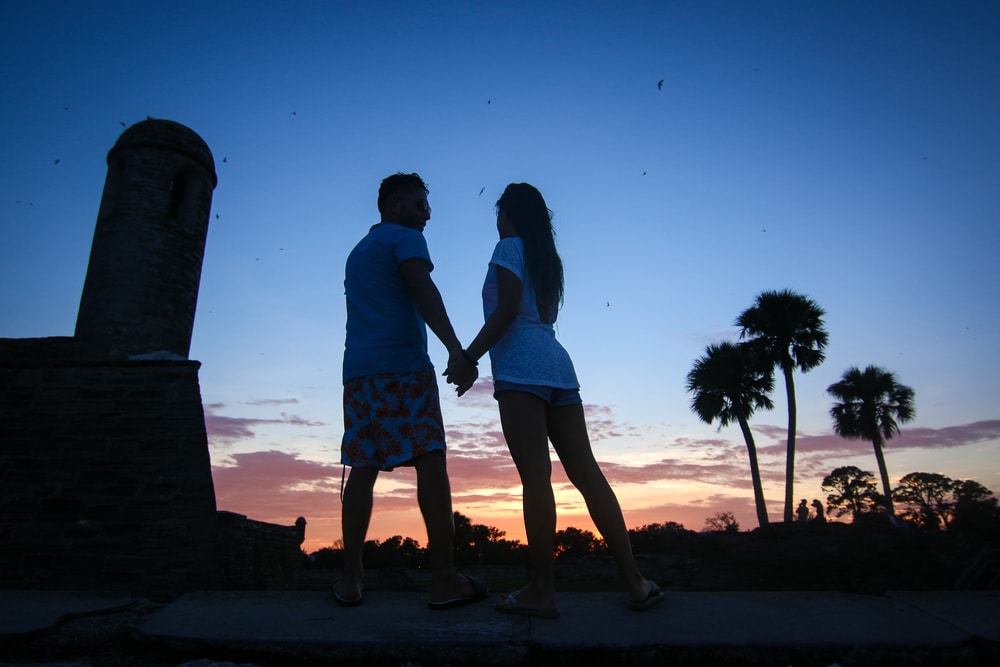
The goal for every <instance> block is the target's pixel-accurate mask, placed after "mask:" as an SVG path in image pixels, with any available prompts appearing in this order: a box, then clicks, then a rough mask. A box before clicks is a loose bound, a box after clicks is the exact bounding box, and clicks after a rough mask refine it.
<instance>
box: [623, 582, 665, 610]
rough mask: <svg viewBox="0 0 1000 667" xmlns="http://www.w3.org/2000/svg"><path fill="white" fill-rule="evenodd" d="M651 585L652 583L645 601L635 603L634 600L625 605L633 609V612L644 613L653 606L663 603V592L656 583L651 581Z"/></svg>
mask: <svg viewBox="0 0 1000 667" xmlns="http://www.w3.org/2000/svg"><path fill="white" fill-rule="evenodd" d="M649 583H650V588H649V593H647V594H646V597H645V599H643V600H641V601H639V602H634V601H632V600H629V601H628V602H626V603H625V604H626V605H628V608H629V609H631V610H632V611H644V610H646V609H649V608H650V607H652V606H653V605H655V604H658V603H660V602H662V601H663V591H662V590H661V589H660V587H659V586H658V585H656V583H655V582H652V581H651V582H649Z"/></svg>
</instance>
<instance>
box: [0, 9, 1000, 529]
mask: <svg viewBox="0 0 1000 667" xmlns="http://www.w3.org/2000/svg"><path fill="white" fill-rule="evenodd" d="M0 16H2V20H0V57H2V70H0V71H2V72H3V79H2V81H3V90H4V95H2V96H0V109H2V112H3V118H4V120H5V122H4V123H3V125H2V126H0V141H2V145H3V146H4V147H5V151H4V154H5V159H4V160H3V161H2V162H0V220H2V225H3V227H2V233H3V239H4V240H3V243H2V244H0V284H3V286H4V287H3V289H2V290H0V336H3V337H10V338H21V337H43V336H64V335H72V333H73V329H74V326H75V321H76V312H77V308H78V305H79V297H80V292H81V289H82V285H83V279H84V276H85V273H86V265H87V260H88V256H89V248H90V243H91V239H92V236H93V230H94V222H95V220H96V216H97V210H98V206H99V204H100V198H101V192H102V188H103V183H104V177H105V173H106V164H105V157H106V155H107V151H108V150H109V149H110V148H111V146H113V145H114V142H115V141H116V140H117V138H118V136H119V135H120V133H121V132H122V131H123V127H122V123H124V124H126V125H131V124H133V123H135V122H138V121H141V120H143V119H145V118H146V117H147V116H152V117H155V118H167V119H171V120H175V121H177V122H180V123H183V124H184V125H186V126H188V127H190V128H191V129H192V130H194V131H195V132H197V133H198V134H199V135H200V136H201V137H202V138H203V139H204V140H205V141H206V142H207V144H208V145H209V147H210V149H211V150H212V152H213V154H214V156H215V160H216V170H217V173H218V177H219V184H218V187H217V188H216V190H215V193H214V199H213V205H212V219H211V224H210V229H209V235H208V242H207V249H206V253H205V264H204V270H203V274H202V282H201V292H200V297H199V304H198V314H197V318H196V322H195V329H194V338H193V343H192V349H191V358H193V359H197V360H199V361H201V362H202V364H203V366H202V369H201V374H200V378H201V390H202V396H203V400H204V403H205V405H206V415H207V424H208V430H209V434H210V441H211V449H212V459H213V464H214V466H215V479H216V487H217V495H218V502H219V507H220V509H227V510H231V511H236V512H241V513H245V514H249V515H250V516H251V517H253V518H256V519H259V520H266V521H274V522H278V523H291V522H292V521H294V519H295V517H296V516H299V515H304V516H306V518H307V519H308V520H309V522H310V523H309V529H308V539H309V542H308V543H307V547H318V546H323V545H324V544H329V543H330V542H332V541H333V540H335V539H337V538H339V536H340V531H339V512H340V508H339V501H338V500H337V491H338V489H339V484H340V473H341V468H340V465H339V463H338V461H339V443H340V435H341V414H340V390H341V377H340V362H341V354H342V350H343V331H344V304H343V264H344V260H345V259H346V256H347V253H348V252H349V251H350V249H351V247H353V245H354V243H356V242H357V240H358V239H359V238H360V237H361V236H362V235H363V234H364V233H365V231H366V230H367V228H368V226H370V225H371V224H373V223H375V222H377V221H378V215H377V211H376V208H375V196H376V191H377V187H378V183H379V181H380V180H381V179H382V178H383V177H384V176H386V175H388V174H390V173H393V172H395V171H400V170H402V171H417V172H419V173H420V174H421V175H422V176H423V177H424V178H425V180H426V181H427V182H428V184H429V186H430V190H431V192H430V202H431V206H432V207H433V212H432V219H431V220H430V222H429V225H428V227H427V230H426V232H425V233H426V236H427V239H428V243H429V246H430V249H431V253H432V257H433V258H434V260H435V264H436V268H435V271H434V274H433V276H434V278H435V280H436V281H437V283H438V285H439V287H440V289H441V291H442V293H443V295H444V297H445V302H446V304H447V306H448V308H449V312H450V314H451V317H452V320H453V323H454V325H455V327H456V330H457V331H458V333H459V336H460V337H461V338H462V339H463V340H466V341H468V340H471V338H472V337H473V336H474V334H475V333H476V331H477V330H478V327H479V326H480V324H481V321H482V312H481V304H480V300H479V290H480V287H481V284H482V280H483V277H484V275H485V268H486V262H487V260H488V258H489V256H490V253H491V250H492V247H493V244H494V243H495V240H496V230H495V218H494V214H493V203H494V202H495V200H496V198H497V196H498V195H499V194H500V193H501V192H502V190H503V188H504V186H505V185H506V184H507V183H509V182H512V181H527V182H530V183H532V184H534V185H536V186H537V187H538V188H539V189H540V190H541V191H542V193H543V194H544V195H545V197H546V199H547V201H548V204H549V206H550V208H552V209H553V211H554V213H555V220H554V221H555V225H556V230H557V234H558V237H557V240H558V243H559V248H560V251H561V253H562V255H563V259H564V262H565V265H566V292H567V296H566V303H565V307H564V309H563V311H562V313H561V315H560V318H559V328H558V334H559V337H560V339H561V340H562V341H563V343H564V345H565V346H566V347H567V348H568V349H569V350H570V352H571V354H572V355H573V358H574V361H575V363H576V366H577V371H578V374H579V376H580V378H581V381H582V383H583V387H582V392H583V396H584V400H585V402H586V403H587V406H588V417H589V420H590V423H591V426H592V437H593V440H594V446H595V450H596V451H597V453H598V457H599V459H600V460H602V461H604V462H605V463H606V470H607V471H608V475H609V477H610V478H612V480H613V482H614V483H615V485H616V488H617V489H618V492H619V496H620V498H621V500H622V504H623V506H624V508H625V511H626V520H627V521H628V522H629V524H630V525H642V524H645V523H653V522H657V523H658V522H663V521H668V520H674V521H680V522H682V523H684V524H685V525H686V526H687V527H689V528H695V529H698V528H701V527H702V523H703V521H704V519H705V518H707V517H709V516H711V515H713V514H714V513H716V512H718V511H733V512H735V513H736V515H737V517H738V518H739V519H740V520H741V523H742V524H743V525H744V527H745V528H749V527H753V526H754V525H755V520H754V515H753V508H752V493H751V490H750V488H749V475H748V472H747V468H748V467H747V464H746V451H745V447H744V445H743V442H742V438H741V436H740V434H739V432H738V429H736V428H727V429H723V430H721V431H720V430H718V429H717V428H716V427H714V426H709V425H705V424H701V423H699V422H698V420H697V419H696V418H695V417H694V415H693V414H692V413H691V412H690V410H689V408H688V405H689V398H690V397H689V396H688V395H687V394H686V393H685V391H684V379H685V375H686V373H687V372H688V370H689V369H690V367H691V364H692V363H693V362H694V360H695V359H696V358H697V357H698V356H700V355H701V354H702V352H703V351H704V348H705V346H706V345H708V344H709V343H712V342H715V341H719V340H722V339H727V338H733V337H734V336H735V334H736V329H735V328H734V327H733V320H734V319H735V317H736V316H737V315H738V314H739V313H740V312H741V311H742V310H743V309H745V308H747V307H748V306H750V305H751V304H752V302H753V299H754V297H755V296H756V295H757V294H759V293H760V292H761V291H763V290H767V289H783V288H790V289H793V290H795V291H797V292H800V293H802V294H805V295H807V296H809V297H810V298H812V299H814V300H815V301H817V302H818V303H819V304H820V305H821V306H822V307H823V308H825V310H826V312H827V315H826V323H827V327H828V330H829V333H830V345H829V347H828V350H827V360H826V362H825V363H824V364H823V365H822V366H820V367H819V368H817V369H815V370H813V371H811V372H810V373H808V374H799V375H797V376H796V381H797V390H798V391H797V394H798V397H799V399H798V403H799V431H800V439H799V451H800V455H799V457H798V458H797V461H798V465H797V468H798V470H799V475H798V477H797V481H796V489H797V493H796V497H804V498H808V499H810V500H811V499H812V498H816V497H820V498H821V497H823V495H822V493H821V491H820V488H819V481H820V480H821V478H822V476H823V475H825V474H827V473H829V472H830V471H831V470H832V469H833V468H835V467H838V466H841V465H858V466H859V467H862V468H864V469H867V470H875V469H876V468H875V461H874V457H873V456H872V454H871V447H870V445H868V444H866V443H857V442H853V443H852V442H847V441H843V440H841V439H839V438H837V437H836V436H834V435H833V434H832V430H831V426H830V420H829V417H828V410H829V407H830V398H829V397H828V396H827V395H826V394H825V393H824V392H825V389H826V387H827V386H828V385H830V384H831V383H833V382H835V381H837V380H838V379H839V378H840V375H841V374H842V373H843V372H844V371H845V370H846V369H847V368H848V367H850V366H861V367H863V366H865V365H868V364H872V363H873V364H878V365H881V366H884V367H886V368H888V369H890V370H892V371H894V372H895V373H896V374H897V376H898V379H899V380H900V381H901V382H903V383H904V384H907V385H909V386H911V387H913V389H914V390H915V392H916V407H917V417H916V420H915V421H914V422H913V423H911V424H909V425H907V426H904V429H903V433H902V435H901V436H900V437H899V438H897V439H896V440H894V441H892V442H891V443H890V445H889V448H888V450H887V459H888V466H889V472H890V476H891V477H892V478H893V479H894V480H897V479H898V478H899V477H900V476H902V475H903V474H906V473H908V472H915V471H924V472H941V473H944V474H946V475H948V476H950V477H953V478H962V479H968V478H972V479H976V480H977V481H979V482H981V483H983V484H985V485H986V486H987V487H988V488H991V489H993V490H994V491H997V490H1000V411H998V409H997V400H996V397H997V391H996V375H997V371H998V370H1000V352H998V350H1000V344H998V343H1000V340H998V338H1000V334H998V329H1000V321H998V320H1000V317H998V307H997V304H998V303H1000V269H998V263H997V261H996V257H997V254H998V250H1000V224H998V223H1000V198H998V197H997V194H996V193H997V191H998V187H997V186H998V183H1000V129H998V125H997V123H996V117H997V116H998V111H1000V44H998V42H997V40H996V39H995V36H996V34H997V33H998V31H1000V8H998V7H997V6H996V4H995V3H992V2H960V3H939V2H874V3H872V2H753V3H748V2H628V3H618V2H549V3H526V2H525V3H510V2H490V3H487V2H464V3H458V2H426V3H396V2H387V3H377V4H376V3H362V2H357V3H319V2H297V3H291V2H286V3H278V2H202V3H193V2H186V1H182V2H174V3H169V4H160V3H156V4H154V3H134V2H86V3H85V2H44V1H43V2H32V3H27V2H21V3H5V4H4V7H3V9H2V10H0ZM660 80H663V87H662V89H659V88H658V86H657V83H658V82H659V81H660ZM224 159H225V161H223V160H224ZM56 160H58V163H56ZM481 191H482V194H480V192H481ZM216 215H218V218H216V217H215V216H216ZM431 356H432V359H433V360H434V361H435V363H436V364H437V365H439V366H441V367H442V368H443V365H444V361H445V358H444V354H443V349H442V348H441V346H440V345H439V344H437V343H436V342H432V345H431ZM774 398H775V403H776V407H775V410H774V411H772V412H767V413H761V414H758V415H756V416H755V418H754V419H753V420H752V422H751V424H752V426H753V427H754V430H755V433H756V435H757V438H758V446H760V447H761V449H762V460H761V463H762V468H763V470H764V474H765V496H766V498H767V500H768V509H769V511H770V514H771V516H772V518H775V519H777V518H780V515H781V509H782V507H781V501H782V497H783V472H782V471H783V468H784V460H783V450H784V444H783V443H784V428H785V426H784V425H785V420H786V415H785V410H786V406H785V401H784V398H783V389H782V387H781V385H780V384H779V385H778V388H777V390H776V392H775V396H774ZM444 412H445V421H446V423H447V424H448V426H449V429H450V435H451V440H450V447H451V454H450V464H449V465H450V468H451V470H452V476H453V485H454V487H455V488H454V491H455V508H456V509H457V510H458V511H461V512H463V513H464V514H467V515H468V516H470V517H471V518H472V519H473V520H474V521H476V522H479V523H488V524H490V525H494V526H498V527H501V528H502V529H504V530H507V531H508V534H509V536H511V537H520V536H522V535H523V532H522V530H521V527H520V515H519V500H518V495H517V493H518V491H519V488H518V486H517V483H516V477H515V476H514V474H513V470H512V468H511V466H510V464H509V461H508V457H507V455H506V451H505V449H504V446H503V442H502V439H501V438H500V436H499V433H498V430H499V429H498V424H497V420H496V409H495V405H494V404H493V402H492V399H491V398H490V396H489V382H486V381H484V382H481V383H480V384H479V385H477V388H476V390H474V391H473V392H472V393H471V394H470V395H469V396H467V397H465V398H463V399H461V400H456V399H454V398H451V397H449V398H447V399H446V400H445V405H444ZM384 477H385V479H384V481H381V482H380V485H379V496H378V499H377V501H376V516H375V518H374V520H373V523H372V532H371V537H374V538H385V537H388V536H389V535H392V534H404V535H410V536H412V537H414V538H416V539H418V540H419V541H423V539H424V534H423V530H422V527H421V526H420V525H419V519H418V515H417V514H416V513H415V510H414V507H415V496H414V493H413V489H412V483H413V478H412V474H411V473H410V471H399V472H397V473H394V474H393V475H391V476H384ZM562 479H563V478H560V480H562ZM560 489H561V490H560V511H561V514H560V527H565V526H566V525H574V526H578V527H585V528H589V527H592V525H591V524H589V522H588V521H587V520H586V518H585V511H584V510H583V508H582V507H581V503H580V501H579V497H578V496H575V495H574V494H573V493H570V492H566V491H565V490H563V489H562V484H561V486H560Z"/></svg>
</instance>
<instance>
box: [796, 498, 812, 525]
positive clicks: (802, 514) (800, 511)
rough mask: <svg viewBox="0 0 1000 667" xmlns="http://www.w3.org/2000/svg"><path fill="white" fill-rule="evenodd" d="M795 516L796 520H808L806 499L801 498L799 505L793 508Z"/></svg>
mask: <svg viewBox="0 0 1000 667" xmlns="http://www.w3.org/2000/svg"><path fill="white" fill-rule="evenodd" d="M795 516H796V519H797V520H798V521H808V520H809V505H807V504H806V499H805V498H803V499H802V500H801V501H800V502H799V506H798V507H797V508H796V510H795Z"/></svg>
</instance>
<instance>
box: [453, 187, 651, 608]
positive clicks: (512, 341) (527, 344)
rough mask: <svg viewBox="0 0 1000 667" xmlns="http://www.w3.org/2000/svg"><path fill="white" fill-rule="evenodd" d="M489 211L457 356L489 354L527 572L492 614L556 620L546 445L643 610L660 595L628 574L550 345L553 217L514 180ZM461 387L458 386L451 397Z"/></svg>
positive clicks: (615, 516)
mask: <svg viewBox="0 0 1000 667" xmlns="http://www.w3.org/2000/svg"><path fill="white" fill-rule="evenodd" d="M496 212H497V223H496V224H497V232H498V234H499V236H500V239H499V242H498V243H497V244H496V246H495V247H494V250H493V256H492V257H491V259H490V263H489V268H488V269H487V274H486V281H485V284H484V286H483V292H482V294H483V312H484V313H485V315H486V322H485V324H484V325H483V327H482V329H480V331H479V334H478V335H477V336H476V338H475V339H474V340H473V341H472V344H470V345H469V347H468V348H467V349H466V350H465V353H464V354H465V356H466V357H467V358H468V359H467V360H468V361H471V362H473V363H475V362H477V360H478V359H479V358H480V357H482V356H483V355H485V354H486V353H487V352H488V353H489V355H490V367H491V369H492V375H493V395H494V397H495V398H496V400H497V403H498V405H499V408H500V424H501V426H502V428H503V434H504V439H505V440H506V441H507V449H508V450H510V453H511V457H512V458H513V460H514V465H515V466H516V467H517V471H518V474H519V475H520V477H521V485H522V502H523V506H524V526H525V532H526V534H527V537H528V551H529V554H530V561H531V571H530V577H529V583H528V585H527V586H526V587H524V588H522V589H521V590H519V591H517V592H515V593H511V594H510V595H506V596H505V597H503V598H501V599H500V600H499V601H498V602H497V604H496V607H495V608H496V609H497V610H498V611H501V612H504V613H510V614H521V615H527V616H539V617H543V618H555V617H557V616H558V615H559V608H558V606H557V604H556V590H555V588H556V587H555V574H554V568H553V564H552V558H553V556H552V554H553V549H554V543H555V532H556V504H555V497H554V495H553V491H552V481H551V473H552V464H551V462H550V460H549V443H550V441H551V444H552V447H553V448H554V449H555V451H556V454H558V456H559V460H560V461H561V462H562V465H563V468H564V469H565V470H566V473H567V475H568V476H569V479H570V480H571V481H572V483H573V485H574V486H576V488H577V489H578V490H579V491H580V493H581V494H582V495H583V497H584V499H585V500H586V503H587V508H588V510H589V511H590V517H591V519H593V521H594V525H596V526H597V529H598V530H599V531H600V532H601V536H602V537H603V538H604V540H605V542H606V544H607V547H608V551H609V552H610V553H611V555H612V556H614V558H615V561H616V562H617V564H618V567H619V569H620V570H621V574H622V577H623V578H624V579H625V581H626V583H627V586H628V590H629V595H628V598H627V600H626V604H627V605H628V608H629V609H633V610H642V609H648V608H649V607H652V606H653V605H654V604H656V603H658V602H660V601H661V600H662V599H663V593H662V591H661V590H660V587H659V586H658V585H657V584H656V583H655V582H653V581H650V580H648V579H646V578H644V577H643V576H642V574H641V573H640V572H639V568H638V567H636V564H635V558H634V557H633V554H632V547H631V545H630V544H629V536H628V530H627V529H626V527H625V519H624V518H623V517H622V511H621V506H620V505H619V504H618V499H617V498H616V497H615V494H614V491H613V490H612V489H611V486H610V485H609V484H608V481H607V479H606V478H605V477H604V474H603V473H602V472H601V469H600V467H599V465H598V463H597V461H596V459H595V458H594V453H593V451H592V449H591V446H590V438H589V436H588V434H587V422H586V419H585V417H584V411H583V401H582V400H581V398H580V383H579V382H578V381H577V377H576V371H575V370H574V368H573V362H572V360H571V359H570V357H569V354H568V353H567V352H566V350H565V349H564V348H563V347H562V345H561V344H560V343H559V341H558V340H556V335H555V328H554V324H555V321H556V315H557V313H558V311H559V306H560V305H561V304H562V296H563V265H562V260H561V259H560V257H559V254H558V253H557V252H556V246H555V238H554V231H553V229H552V217H551V211H549V209H548V207H547V206H546V204H545V199H544V198H543V197H542V194H541V193H540V192H539V191H538V190H537V189H535V188H534V187H533V186H531V185H528V184H527V183H512V184H510V185H508V186H507V188H506V189H505V190H504V193H503V195H502V196H501V197H500V199H499V200H498V201H497V203H496ZM609 305H610V303H609ZM459 370H461V367H459ZM451 371H452V367H451V361H449V366H448V372H449V373H450V372H451ZM470 385H471V383H470ZM467 388H468V387H464V388H462V387H460V388H459V391H458V395H459V396H461V395H462V394H463V393H464V392H465V389H467Z"/></svg>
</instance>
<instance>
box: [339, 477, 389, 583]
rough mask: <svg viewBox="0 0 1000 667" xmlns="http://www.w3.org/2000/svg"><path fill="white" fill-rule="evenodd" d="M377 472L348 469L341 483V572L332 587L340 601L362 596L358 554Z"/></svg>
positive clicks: (361, 548)
mask: <svg viewBox="0 0 1000 667" xmlns="http://www.w3.org/2000/svg"><path fill="white" fill-rule="evenodd" d="M378 472H379V471H378V468H351V474H350V476H349V477H348V478H347V484H346V485H345V486H344V503H343V506H342V507H341V516H340V520H341V525H342V526H343V532H344V574H343V576H341V578H340V579H339V580H338V581H337V582H336V583H335V584H334V587H333V590H334V593H336V594H337V596H338V597H340V599H342V600H358V599H360V598H361V588H362V584H363V582H364V577H365V570H364V564H363V563H362V562H361V554H362V552H363V551H364V546H365V536H366V535H367V534H368V522H369V521H370V520H371V516H372V496H373V489H374V488H375V480H376V479H378Z"/></svg>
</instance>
